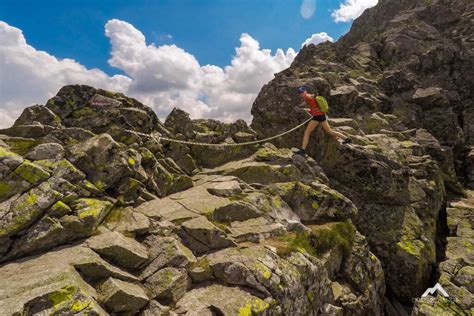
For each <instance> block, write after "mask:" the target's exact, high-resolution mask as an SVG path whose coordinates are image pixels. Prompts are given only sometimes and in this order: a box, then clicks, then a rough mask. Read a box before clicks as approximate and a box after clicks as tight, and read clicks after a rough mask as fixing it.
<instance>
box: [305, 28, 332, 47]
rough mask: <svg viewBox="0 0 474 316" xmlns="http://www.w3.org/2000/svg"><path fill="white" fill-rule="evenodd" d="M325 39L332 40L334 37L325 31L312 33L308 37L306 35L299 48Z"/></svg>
mask: <svg viewBox="0 0 474 316" xmlns="http://www.w3.org/2000/svg"><path fill="white" fill-rule="evenodd" d="M326 41H330V42H334V39H333V38H332V37H331V36H329V35H328V33H326V32H321V33H316V34H313V35H311V36H310V37H308V38H307V39H306V40H305V41H304V42H303V44H301V48H303V47H304V46H306V45H309V44H314V45H318V44H320V43H323V42H326Z"/></svg>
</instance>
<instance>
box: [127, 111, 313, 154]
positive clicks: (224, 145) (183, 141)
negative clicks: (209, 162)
mask: <svg viewBox="0 0 474 316" xmlns="http://www.w3.org/2000/svg"><path fill="white" fill-rule="evenodd" d="M312 118H313V117H312V116H311V117H310V118H308V119H307V120H306V121H304V122H303V123H301V124H299V125H298V126H295V127H293V128H292V129H290V130H288V131H286V132H283V133H281V134H278V135H275V136H271V137H268V138H265V139H258V140H254V141H251V142H243V143H221V144H210V143H201V142H193V141H188V140H179V139H173V138H168V137H163V136H158V137H157V136H154V135H151V134H145V133H141V132H136V131H132V130H128V129H127V130H126V131H127V132H132V133H136V134H138V135H141V136H146V137H152V138H155V139H157V140H158V142H159V141H160V140H165V141H168V142H173V143H179V144H184V145H192V146H206V147H236V146H247V145H255V144H260V143H264V142H267V141H269V140H272V139H275V138H279V137H283V136H285V135H287V134H290V133H292V132H294V131H296V130H297V129H299V128H301V127H302V126H303V125H305V124H306V123H308V122H309V121H311V120H312Z"/></svg>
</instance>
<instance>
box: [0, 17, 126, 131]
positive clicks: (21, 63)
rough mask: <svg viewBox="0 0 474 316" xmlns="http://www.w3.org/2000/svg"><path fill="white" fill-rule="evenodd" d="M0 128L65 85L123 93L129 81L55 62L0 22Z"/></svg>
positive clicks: (69, 62) (116, 76) (68, 60)
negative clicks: (76, 84) (84, 86)
mask: <svg viewBox="0 0 474 316" xmlns="http://www.w3.org/2000/svg"><path fill="white" fill-rule="evenodd" d="M0 43H2V44H1V45H0V127H7V126H11V124H12V123H13V121H14V119H16V118H17V117H18V115H19V114H20V113H21V111H22V110H23V109H24V108H25V107H27V106H30V105H32V104H34V103H44V102H45V101H46V100H47V99H48V98H50V97H52V96H53V95H55V94H56V93H57V92H58V90H59V89H60V88H61V87H62V86H63V85H65V84H72V83H78V84H88V85H92V86H95V87H100V88H104V89H110V90H117V91H123V90H125V89H126V87H127V86H128V85H129V84H130V78H127V77H126V76H121V75H115V76H112V77H110V76H108V75H107V74H106V73H104V72H103V71H101V70H99V69H87V68H85V67H84V66H82V65H81V64H79V63H77V62H76V61H74V60H72V59H67V58H66V59H62V60H59V59H57V58H56V57H54V56H51V55H50V54H48V53H46V52H43V51H38V50H36V49H35V48H34V47H32V46H30V45H28V44H27V42H26V40H25V37H24V36H23V33H22V31H21V30H20V29H18V28H15V27H12V26H10V25H8V24H7V23H5V22H2V21H0Z"/></svg>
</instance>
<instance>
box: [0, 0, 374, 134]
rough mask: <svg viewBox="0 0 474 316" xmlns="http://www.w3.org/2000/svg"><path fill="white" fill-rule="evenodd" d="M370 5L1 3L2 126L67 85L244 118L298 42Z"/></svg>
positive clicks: (318, 38)
mask: <svg viewBox="0 0 474 316" xmlns="http://www.w3.org/2000/svg"><path fill="white" fill-rule="evenodd" d="M377 2H378V0H252V1H250V0H239V1H238V0H213V1H211V0H199V1H198V0H194V1H191V0H154V1H153V0H135V1H131V0H127V1H126V0H100V1H99V0H95V1H93V0H68V1H65V0H61V1H59V0H42V1H39V0H34V1H33V0H30V1H26V0H0V43H1V45H0V128H1V127H6V126H10V125H11V124H12V123H13V121H14V120H15V119H16V118H17V117H18V116H19V115H20V113H21V111H22V110H23V109H24V108H25V107H27V106H30V105H32V104H45V103H46V101H47V100H48V99H49V98H51V97H52V96H54V95H55V94H56V93H57V91H58V90H59V89H60V88H61V87H62V86H64V85H67V84H87V85H90V86H94V87H97V88H103V89H108V90H111V91H118V92H122V93H124V94H126V95H129V96H132V97H134V98H136V99H138V100H139V101H141V102H142V103H144V104H146V105H148V106H150V107H151V108H152V109H153V110H154V111H155V112H156V113H157V115H158V117H159V118H160V119H164V118H165V117H166V116H167V114H168V113H169V112H170V111H171V110H172V109H173V107H179V108H181V109H183V110H185V111H187V112H189V113H190V115H191V117H192V118H198V117H205V118H215V119H219V120H224V121H233V120H236V119H238V118H243V119H245V120H247V121H250V120H251V114H250V109H251V106H252V103H253V101H254V100H255V98H256V96H257V95H258V92H259V91H260V89H261V87H262V86H263V85H264V84H265V83H267V82H268V81H270V80H271V79H272V78H273V77H274V74H275V73H278V72H280V71H282V70H283V69H285V68H287V67H289V66H290V65H291V62H292V61H293V59H294V58H295V56H296V54H297V53H298V51H299V50H300V48H301V46H302V44H303V43H305V44H307V43H311V44H315V45H317V44H319V43H321V42H323V41H327V40H329V41H334V40H337V39H338V38H339V37H341V36H342V35H343V34H345V33H347V32H348V30H349V29H350V27H351V24H352V21H353V19H355V18H357V17H358V16H360V15H361V14H362V12H363V11H364V10H365V9H366V8H370V7H373V6H374V5H376V4H377Z"/></svg>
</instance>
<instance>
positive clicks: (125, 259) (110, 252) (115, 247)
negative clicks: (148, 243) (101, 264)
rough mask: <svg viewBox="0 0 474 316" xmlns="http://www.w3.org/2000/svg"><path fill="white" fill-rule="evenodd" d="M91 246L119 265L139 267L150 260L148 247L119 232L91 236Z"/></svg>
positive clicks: (88, 244) (129, 267)
mask: <svg viewBox="0 0 474 316" xmlns="http://www.w3.org/2000/svg"><path fill="white" fill-rule="evenodd" d="M86 244H87V246H88V247H89V248H91V249H92V250H94V251H95V252H97V253H99V254H100V255H102V256H104V257H106V258H108V259H110V260H112V261H113V262H115V263H117V264H118V265H119V266H121V267H124V268H128V269H137V268H138V267H140V266H141V265H143V264H144V263H145V262H146V261H147V260H148V253H147V249H146V248H145V247H144V246H142V245H141V244H140V243H139V242H137V241H136V240H135V239H132V238H128V237H125V236H124V235H122V234H120V233H118V232H110V233H105V234H101V235H97V236H94V237H91V238H89V239H88V240H87V241H86Z"/></svg>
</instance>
